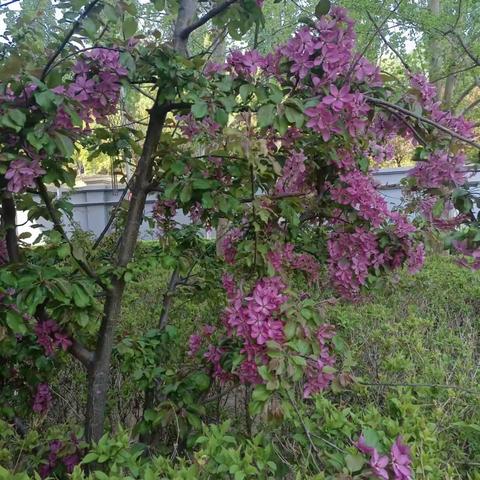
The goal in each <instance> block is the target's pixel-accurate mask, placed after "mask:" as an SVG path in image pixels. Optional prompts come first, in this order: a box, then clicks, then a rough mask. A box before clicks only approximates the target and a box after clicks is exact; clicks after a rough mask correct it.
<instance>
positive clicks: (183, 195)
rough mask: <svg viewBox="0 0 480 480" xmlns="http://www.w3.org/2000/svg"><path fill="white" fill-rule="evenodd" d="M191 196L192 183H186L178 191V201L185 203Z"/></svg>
mask: <svg viewBox="0 0 480 480" xmlns="http://www.w3.org/2000/svg"><path fill="white" fill-rule="evenodd" d="M191 198H192V184H191V183H186V184H185V186H184V187H183V188H182V191H181V192H180V201H181V202H182V203H187V202H188V201H189V200H190V199H191Z"/></svg>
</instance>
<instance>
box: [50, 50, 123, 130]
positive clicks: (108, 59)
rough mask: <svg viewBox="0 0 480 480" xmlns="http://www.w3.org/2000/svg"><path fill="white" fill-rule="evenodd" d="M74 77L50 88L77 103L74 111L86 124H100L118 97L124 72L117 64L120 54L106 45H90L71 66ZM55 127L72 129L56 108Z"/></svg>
mask: <svg viewBox="0 0 480 480" xmlns="http://www.w3.org/2000/svg"><path fill="white" fill-rule="evenodd" d="M73 73H74V75H75V76H74V80H73V82H72V83H71V84H70V85H68V87H64V86H59V87H56V88H54V89H53V91H54V92H55V93H57V94H61V95H65V96H66V97H68V98H70V99H71V100H74V101H75V102H78V104H79V105H80V107H79V108H78V109H77V113H78V115H79V116H80V118H81V119H82V120H83V121H85V123H86V124H87V127H88V125H89V124H90V123H91V122H92V120H95V121H96V122H99V123H102V122H103V121H105V119H106V117H107V116H108V115H111V114H113V113H115V108H116V105H117V103H118V100H119V98H120V90H121V80H122V79H123V78H125V77H126V76H127V74H128V71H127V70H126V69H125V68H124V67H123V66H122V64H121V63H120V53H119V52H118V51H117V50H113V49H109V48H101V47H99V48H94V49H92V50H90V51H89V52H86V53H84V54H83V58H82V59H80V60H78V61H77V62H76V63H75V65H74V66H73ZM54 126H55V128H64V129H67V130H70V129H72V128H73V125H72V122H71V119H70V116H69V115H67V114H66V112H65V110H63V109H60V110H59V112H58V114H57V117H56V120H55V123H54Z"/></svg>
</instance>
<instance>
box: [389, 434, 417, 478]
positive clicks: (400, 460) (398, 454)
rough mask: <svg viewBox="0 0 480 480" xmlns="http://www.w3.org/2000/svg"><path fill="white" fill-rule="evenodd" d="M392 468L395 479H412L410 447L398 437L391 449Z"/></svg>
mask: <svg viewBox="0 0 480 480" xmlns="http://www.w3.org/2000/svg"><path fill="white" fill-rule="evenodd" d="M391 456H392V469H393V473H394V475H395V480H412V478H413V473H412V468H411V464H412V460H411V458H410V448H409V447H408V446H407V445H405V444H404V443H403V441H402V437H398V438H397V439H396V440H395V443H394V444H393V445H392V449H391Z"/></svg>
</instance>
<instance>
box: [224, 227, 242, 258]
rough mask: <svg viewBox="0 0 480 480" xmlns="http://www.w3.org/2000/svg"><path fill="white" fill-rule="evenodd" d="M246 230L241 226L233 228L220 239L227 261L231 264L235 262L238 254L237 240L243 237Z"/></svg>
mask: <svg viewBox="0 0 480 480" xmlns="http://www.w3.org/2000/svg"><path fill="white" fill-rule="evenodd" d="M243 235H244V232H243V230H242V229H241V228H232V229H231V230H229V231H228V232H227V233H225V235H223V237H222V239H221V240H220V249H221V251H222V253H223V257H224V258H225V261H226V262H227V263H229V264H231V265H233V263H234V262H235V257H236V256H237V247H236V244H237V242H238V241H239V240H240V239H242V238H243Z"/></svg>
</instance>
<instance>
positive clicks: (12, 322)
mask: <svg viewBox="0 0 480 480" xmlns="http://www.w3.org/2000/svg"><path fill="white" fill-rule="evenodd" d="M6 317H7V318H6V319H7V325H8V326H9V327H10V329H11V330H12V332H13V333H19V334H20V335H25V334H26V333H27V327H26V326H25V323H24V322H23V318H22V316H21V315H19V314H18V313H17V312H13V311H11V310H9V311H8V312H7V315H6Z"/></svg>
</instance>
